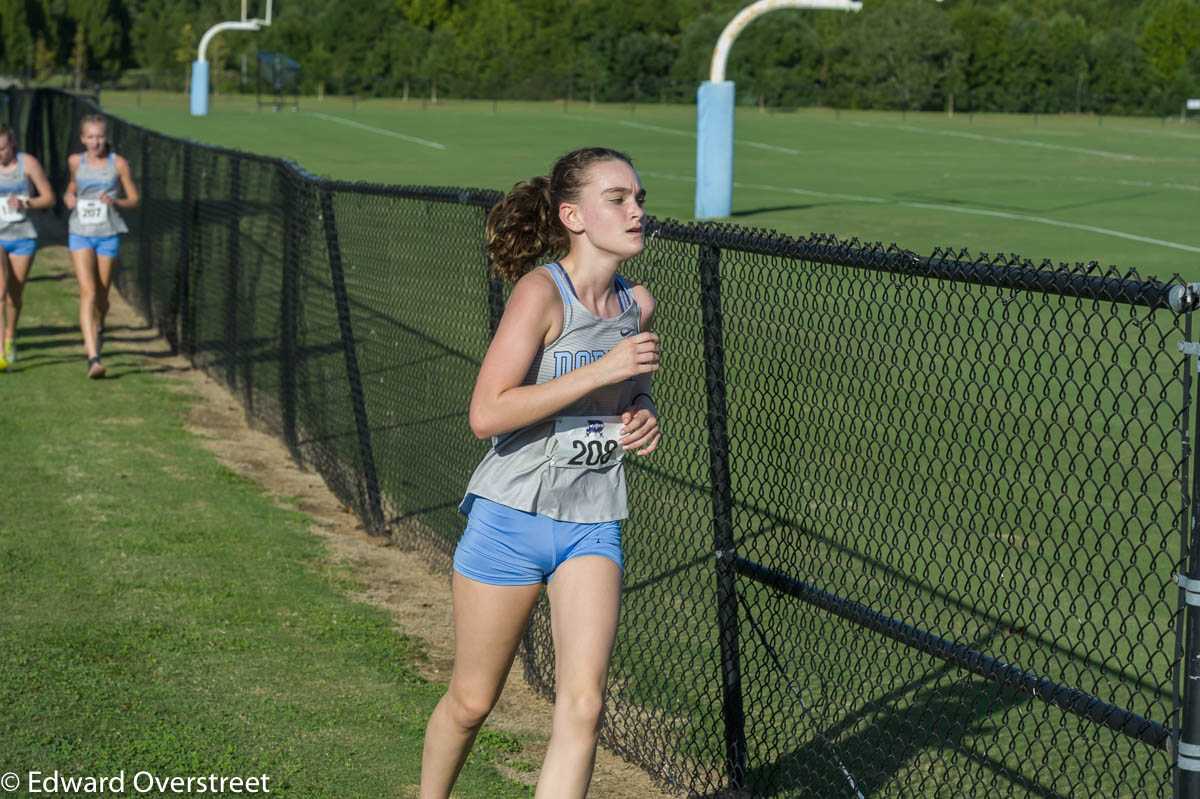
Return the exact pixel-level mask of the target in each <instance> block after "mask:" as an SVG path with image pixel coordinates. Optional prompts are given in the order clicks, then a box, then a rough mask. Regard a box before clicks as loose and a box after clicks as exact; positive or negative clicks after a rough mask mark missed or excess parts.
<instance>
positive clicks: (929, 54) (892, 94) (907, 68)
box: [843, 0, 961, 109]
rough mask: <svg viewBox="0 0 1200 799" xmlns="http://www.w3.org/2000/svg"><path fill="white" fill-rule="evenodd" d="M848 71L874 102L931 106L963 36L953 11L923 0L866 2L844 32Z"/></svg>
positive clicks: (862, 92) (896, 106)
mask: <svg viewBox="0 0 1200 799" xmlns="http://www.w3.org/2000/svg"><path fill="white" fill-rule="evenodd" d="M844 44H845V48H846V61H845V63H844V65H843V69H844V75H845V77H846V78H847V79H849V80H851V81H853V82H854V83H855V84H856V86H858V87H860V93H861V95H860V96H861V97H863V98H864V99H866V100H867V101H868V103H869V104H870V105H873V106H883V107H892V108H906V109H917V108H924V107H927V106H928V105H929V104H930V103H931V101H932V100H933V98H934V96H935V95H936V94H937V93H938V92H939V90H940V89H941V88H942V85H941V84H942V82H943V81H944V80H945V79H946V77H947V76H948V74H949V73H950V72H951V70H952V68H953V64H954V61H953V57H954V53H955V51H956V50H957V49H958V48H959V47H960V45H961V39H960V38H959V36H958V34H957V33H956V32H955V31H954V29H953V28H952V27H951V25H950V17H949V14H948V13H947V12H945V11H943V10H941V9H939V8H938V7H937V6H936V5H934V4H932V3H928V2H922V0H894V2H888V3H881V4H879V5H877V6H866V7H864V9H863V11H862V12H860V13H859V14H856V15H855V19H854V20H853V22H852V23H851V24H850V25H849V26H848V28H847V31H846V36H845V38H844Z"/></svg>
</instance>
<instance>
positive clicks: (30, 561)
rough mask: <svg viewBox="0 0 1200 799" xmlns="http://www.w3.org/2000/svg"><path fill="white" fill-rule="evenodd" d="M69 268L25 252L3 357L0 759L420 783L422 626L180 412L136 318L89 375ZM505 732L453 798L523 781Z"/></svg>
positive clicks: (109, 768) (302, 784) (299, 784)
mask: <svg viewBox="0 0 1200 799" xmlns="http://www.w3.org/2000/svg"><path fill="white" fill-rule="evenodd" d="M68 269H69V266H67V263H66V255H65V252H63V251H62V250H58V249H53V250H49V251H47V250H43V252H42V253H41V254H39V256H38V261H37V262H36V263H35V266H34V279H33V280H32V281H31V283H30V285H29V286H28V288H27V290H26V311H25V315H24V317H23V318H22V326H21V331H20V333H19V336H18V346H19V347H20V360H19V361H18V362H17V363H16V365H15V367H14V368H13V369H12V370H10V371H9V372H8V373H7V374H2V375H0V451H2V452H3V455H4V457H3V460H2V461H0V462H2V463H3V466H2V467H0V468H2V472H0V473H2V474H3V483H2V485H3V490H2V491H0V501H2V503H3V506H2V510H0V641H3V642H4V643H3V646H0V740H3V742H4V746H3V749H2V751H0V772H14V773H16V774H18V775H19V776H20V778H21V780H22V785H23V788H24V789H28V788H29V785H28V778H29V773H30V772H34V771H36V772H41V773H42V775H43V777H42V779H44V778H45V775H49V774H53V773H54V772H56V771H57V772H58V773H59V775H60V776H62V777H64V778H65V777H69V776H73V777H77V778H86V777H89V776H90V777H94V778H99V777H102V776H110V777H111V776H116V775H119V774H120V773H121V772H124V774H125V791H126V795H135V794H136V793H137V792H136V791H135V790H134V783H133V780H134V776H135V775H136V774H137V773H138V772H149V773H150V774H152V775H154V776H155V777H158V778H169V777H181V778H185V779H186V778H188V777H192V778H207V777H208V776H209V775H216V776H217V777H218V778H220V777H226V778H233V777H242V778H249V777H259V778H260V779H261V778H262V777H264V776H265V777H266V778H267V780H268V781H267V782H266V783H265V784H266V786H267V787H269V790H270V793H271V794H272V795H276V796H302V797H306V799H307V798H309V797H350V796H363V797H368V796H369V797H379V796H415V795H416V785H417V782H418V779H419V770H420V751H421V744H422V736H423V731H424V726H425V722H426V719H427V718H428V715H429V712H430V710H431V709H432V707H433V705H434V703H435V702H436V701H437V699H438V697H439V696H440V695H441V692H442V691H443V690H444V686H440V685H436V684H430V683H428V682H426V681H425V680H424V679H422V678H421V677H420V676H419V675H418V674H417V673H416V671H415V670H414V669H413V668H412V663H413V659H414V658H416V657H418V656H419V646H420V645H419V642H418V641H415V640H412V639H410V638H407V637H405V636H404V635H401V634H399V633H398V632H396V631H395V630H393V629H392V628H391V625H390V624H389V622H388V620H387V618H386V616H385V615H384V613H383V612H382V611H380V610H378V609H375V608H372V607H370V606H367V605H365V604H362V603H358V602H354V601H351V600H350V599H349V598H347V597H346V595H345V593H344V590H343V587H342V580H343V578H344V576H343V575H341V574H340V573H339V572H337V571H336V570H335V569H334V568H333V567H332V566H330V565H329V563H328V560H327V559H326V557H325V552H324V549H323V547H322V545H321V543H320V541H319V540H318V539H317V538H316V537H315V536H314V535H313V534H312V533H311V532H310V531H309V521H308V519H307V518H306V517H304V516H302V515H301V514H299V513H296V512H294V511H290V510H287V509H283V508H280V507H278V506H277V505H276V504H275V503H273V502H272V501H271V500H270V499H269V498H267V497H266V496H264V495H263V494H262V492H261V491H260V490H259V489H258V488H257V487H256V486H254V485H252V484H250V483H248V482H247V481H245V480H243V479H242V478H241V477H239V476H237V475H236V474H234V473H233V472H231V471H229V470H228V469H227V468H225V467H224V466H222V465H220V464H218V463H217V462H216V460H214V458H213V456H212V455H210V454H209V453H207V452H205V451H204V450H203V449H202V448H201V447H200V446H199V445H198V442H197V440H196V438H195V437H194V436H193V435H192V434H191V433H188V432H186V431H185V430H184V424H183V422H184V418H185V414H186V412H187V408H188V404H189V403H190V402H191V401H192V399H191V398H190V397H189V396H187V395H185V394H182V393H180V392H178V391H173V390H172V389H171V386H170V385H169V380H164V379H163V378H162V377H161V376H160V375H156V374H155V373H156V372H158V371H161V368H162V367H161V366H159V365H157V364H154V363H146V362H145V360H144V358H143V356H141V355H137V354H134V353H131V352H129V351H128V350H125V351H123V349H125V348H127V347H128V342H130V341H131V340H133V339H135V338H139V337H146V336H152V335H153V333H152V331H150V330H138V329H128V328H117V329H113V330H111V331H110V332H109V335H108V336H107V337H106V339H107V340H106V345H105V347H106V350H105V363H106V365H107V366H108V369H109V375H110V378H109V379H107V380H103V381H89V380H87V379H86V378H85V376H84V369H85V360H84V355H83V351H82V344H81V341H80V336H79V332H78V328H77V323H76V318H77V315H76V314H77V312H76V308H77V305H76V299H75V296H76V295H75V291H74V280H73V279H67V270H68ZM123 342H126V343H125V344H124V345H123ZM514 746H516V747H518V748H519V743H517V742H516V741H514V740H512V739H511V738H510V737H509V736H505V735H499V734H498V735H493V736H491V737H488V736H484V737H483V738H482V739H481V745H480V747H477V752H476V753H475V754H474V755H473V756H472V760H471V761H470V762H469V763H468V765H467V768H466V771H465V772H464V776H463V779H462V780H461V781H460V785H459V788H458V791H457V792H456V796H463V797H519V796H528V795H529V793H530V791H529V789H528V788H527V787H525V786H522V785H519V784H517V783H514V782H512V781H510V780H508V779H505V778H503V777H501V776H500V775H499V774H498V773H497V772H496V771H495V769H494V768H492V767H491V766H490V765H488V763H489V762H495V760H496V758H497V756H498V755H499V754H500V750H503V751H504V752H505V753H508V752H509V750H511V749H512V748H513V747H514ZM496 747H499V748H498V749H496ZM493 749H496V751H492V750H493ZM145 779H146V778H144V777H143V778H142V780H143V785H144V784H145ZM21 793H23V791H18V792H17V794H18V795H20V794H21ZM155 793H157V792H155Z"/></svg>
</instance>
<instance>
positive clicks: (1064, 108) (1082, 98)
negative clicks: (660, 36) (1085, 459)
mask: <svg viewBox="0 0 1200 799" xmlns="http://www.w3.org/2000/svg"><path fill="white" fill-rule="evenodd" d="M256 74H257V73H256V72H255V67H254V64H253V62H252V63H251V64H250V65H249V67H248V70H247V71H246V72H245V73H244V74H243V73H242V72H241V71H240V70H236V69H225V70H215V69H214V70H213V72H212V81H213V84H212V85H213V86H214V88H215V89H216V90H217V92H218V93H220V94H225V95H238V94H254V93H255V84H256ZM736 83H737V88H738V91H737V102H738V104H739V105H741V106H749V107H757V108H759V109H761V110H763V111H788V110H793V109H798V108H811V107H822V108H833V109H838V110H870V109H880V110H895V111H921V110H924V111H943V112H948V113H957V114H974V113H1016V114H1086V115H1092V116H1101V117H1103V116H1112V115H1125V116H1153V117H1163V118H1167V117H1176V118H1179V119H1183V118H1185V117H1186V116H1188V114H1187V112H1186V109H1185V103H1186V101H1187V97H1186V96H1184V95H1182V94H1178V95H1177V94H1173V93H1169V92H1163V91H1158V92H1149V93H1142V94H1115V93H1112V92H1107V91H1096V90H1093V89H1091V88H1089V87H1087V85H1086V84H1081V85H1080V86H1079V87H1078V88H1077V89H1076V90H1069V91H1067V90H1064V91H1036V92H1014V91H1012V90H1009V89H1006V88H1004V87H999V86H979V87H961V88H959V89H955V90H953V91H950V92H945V91H942V92H939V93H938V94H936V95H935V96H934V97H933V98H931V99H930V101H929V102H928V103H925V104H923V105H921V106H917V107H906V106H905V105H904V103H902V102H901V101H900V100H899V99H898V98H897V99H896V100H894V101H891V102H883V103H880V102H879V101H878V100H877V99H871V98H869V97H868V96H867V95H866V93H865V92H864V91H863V89H862V87H858V86H854V85H839V84H835V83H828V84H826V83H801V82H786V81H759V80H736ZM38 85H43V86H48V87H56V88H60V89H63V90H77V91H86V92H89V93H99V92H101V91H104V90H119V91H139V90H159V91H178V92H181V93H183V94H186V93H187V91H188V73H187V70H186V69H185V68H184V67H180V68H179V69H178V70H174V71H170V72H162V71H151V70H131V71H126V72H119V73H102V72H88V73H86V74H84V75H81V76H80V77H79V79H78V80H77V79H76V76H75V75H74V74H73V73H60V74H56V75H53V76H50V77H48V78H46V79H44V80H42V81H40V82H38ZM698 85H699V82H698V81H681V80H674V79H667V78H638V79H632V80H622V79H614V78H605V79H597V80H593V79H587V78H581V77H574V78H569V77H563V76H556V75H546V76H544V77H541V78H526V79H522V80H509V79H486V78H466V77H462V76H450V75H442V76H438V75H426V74H412V75H387V76H371V77H363V76H357V75H321V76H307V77H306V78H305V82H304V88H303V90H304V91H305V92H306V94H307V95H308V96H313V95H317V94H325V95H329V96H342V97H354V98H378V97H388V98H395V99H400V100H408V101H410V102H423V103H428V102H446V101H454V100H492V101H497V102H498V101H502V100H535V101H554V102H559V103H562V104H564V105H565V106H568V107H569V106H570V105H572V104H579V103H592V102H601V103H623V104H628V105H629V106H630V108H631V109H634V110H636V108H637V107H638V106H639V105H643V106H651V105H655V104H663V103H670V104H683V105H689V104H694V103H695V102H696V89H697V86H698ZM215 101H216V102H217V103H218V104H219V98H215ZM1191 117H1192V118H1193V119H1195V118H1200V114H1197V113H1196V112H1192V114H1191Z"/></svg>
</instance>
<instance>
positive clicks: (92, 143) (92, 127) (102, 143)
mask: <svg viewBox="0 0 1200 799" xmlns="http://www.w3.org/2000/svg"><path fill="white" fill-rule="evenodd" d="M79 141H81V142H83V146H84V147H86V148H87V151H88V153H90V154H91V155H94V156H99V155H104V151H105V150H106V149H107V148H108V129H107V128H106V127H105V126H104V123H102V122H89V123H87V124H86V125H84V126H83V132H82V133H81V134H79Z"/></svg>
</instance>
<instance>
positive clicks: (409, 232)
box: [0, 90, 1200, 799]
mask: <svg viewBox="0 0 1200 799" xmlns="http://www.w3.org/2000/svg"><path fill="white" fill-rule="evenodd" d="M0 102H2V103H3V107H2V108H0V111H2V112H3V115H2V116H3V118H4V119H6V120H7V121H8V122H9V123H10V124H12V125H14V127H15V129H16V130H18V131H19V132H20V137H21V143H22V147H23V148H24V149H27V150H29V151H31V152H33V153H35V154H36V155H38V157H39V158H41V159H42V160H43V162H44V163H45V164H46V165H47V167H48V171H49V174H50V178H51V181H52V182H53V183H54V185H55V186H56V187H57V188H58V189H60V190H61V188H62V187H63V186H64V185H65V183H66V179H67V176H66V174H65V168H66V166H65V165H66V158H67V154H68V152H69V151H70V150H71V149H72V148H75V147H76V145H75V141H76V138H77V135H76V125H77V122H78V120H79V118H80V117H81V116H82V115H83V114H85V113H88V112H93V111H95V110H96V107H95V106H94V105H92V104H91V103H89V102H88V101H86V100H84V99H80V98H77V97H73V96H70V95H67V94H65V93H61V92H57V91H49V90H39V91H12V90H10V91H7V92H3V93H0ZM111 140H112V141H113V142H114V145H115V148H116V149H117V150H118V151H119V152H120V153H122V154H123V155H125V156H126V157H127V158H128V159H129V161H130V164H131V166H132V168H133V172H134V174H135V176H136V178H137V180H138V183H139V186H140V188H141V193H142V206H141V209H140V210H138V211H136V212H130V213H129V214H127V216H128V221H129V224H130V228H131V232H130V233H129V234H128V235H127V236H126V239H125V242H126V243H125V247H124V248H123V252H122V262H123V267H122V272H121V275H120V278H119V288H120V291H121V292H122V295H123V296H124V297H125V298H126V299H127V300H129V302H130V303H131V304H132V305H133V306H134V307H135V308H137V309H138V310H139V311H140V312H141V313H142V315H143V316H144V317H145V318H146V319H148V320H151V321H152V322H153V324H155V325H156V326H157V327H158V328H159V329H160V330H162V332H163V333H164V334H165V335H166V336H167V338H168V339H169V340H170V342H171V343H172V346H173V347H175V348H176V349H177V350H178V351H179V352H181V353H183V354H184V355H186V356H187V357H188V358H189V359H190V360H191V361H192V363H194V364H195V365H197V366H198V367H201V368H203V369H204V370H205V371H206V372H207V373H208V374H209V375H211V376H212V377H214V378H215V379H217V380H219V381H221V382H222V383H223V384H224V385H225V386H226V387H227V388H228V389H229V390H230V391H231V392H233V394H234V395H235V396H237V397H238V398H239V399H240V401H241V402H242V403H243V404H244V406H245V408H246V410H247V413H248V415H250V416H251V417H252V418H254V419H255V420H257V421H258V422H259V423H261V424H264V425H266V426H268V427H269V428H270V429H271V430H273V431H274V432H275V433H276V434H278V435H279V436H280V437H281V438H282V439H283V440H284V441H285V442H286V443H287V445H288V447H289V449H290V450H291V452H292V454H293V455H294V456H295V458H296V459H297V460H298V461H299V462H300V463H301V464H303V465H305V466H307V467H310V468H313V469H316V470H317V471H318V472H319V473H320V474H321V475H322V476H323V478H324V479H325V480H326V482H327V483H328V484H329V486H330V487H331V489H332V490H333V491H334V492H335V493H336V494H337V495H338V496H339V497H340V498H341V499H342V500H343V501H345V502H346V503H347V504H349V505H351V506H353V508H354V509H355V512H356V514H357V515H358V516H359V518H360V519H362V520H363V522H364V524H365V525H366V527H367V529H368V530H369V531H370V532H371V533H372V534H375V535H382V534H386V535H390V536H392V538H393V539H394V540H396V541H397V543H399V544H400V545H403V546H408V547H413V548H416V549H419V550H420V551H421V552H422V553H424V555H425V556H426V557H427V559H428V560H429V561H430V563H431V564H433V565H434V566H435V567H436V568H438V569H440V570H442V571H444V572H448V571H449V568H450V556H451V553H452V552H453V547H454V544H455V541H456V540H457V536H458V534H459V533H460V532H461V529H462V527H463V521H462V519H461V518H460V516H459V515H458V513H457V510H456V507H457V504H458V501H459V499H460V498H461V492H462V490H463V487H464V486H465V485H466V481H467V477H468V476H469V474H470V472H471V470H472V468H473V467H474V465H475V463H476V462H477V460H478V459H479V457H480V456H481V454H482V451H483V449H484V448H485V447H486V446H487V444H486V443H483V442H479V441H476V440H475V439H474V437H473V436H472V435H471V434H470V432H469V429H468V426H467V423H466V410H467V409H466V405H467V399H468V397H469V395H470V390H471V386H472V385H473V381H474V378H475V374H476V371H477V369H478V365H479V363H480V361H481V359H482V357H483V353H484V351H485V350H486V347H487V344H488V341H489V337H490V334H491V332H492V330H493V329H494V327H495V323H496V320H497V319H498V316H499V313H500V311H501V310H502V308H503V302H504V296H505V294H504V291H505V290H504V287H503V286H502V285H501V284H500V282H499V281H498V280H497V279H495V278H494V277H492V276H490V274H489V271H488V266H489V265H488V263H487V259H486V256H485V254H484V247H483V244H484V240H483V220H484V217H485V215H486V212H487V210H488V208H489V207H490V206H491V204H492V203H494V202H495V201H496V199H498V197H499V195H498V193H496V192H494V191H485V190H477V189H460V188H429V187H406V186H380V185H373V184H363V183H345V182H339V181H333V180H328V179H323V178H317V177H315V176H312V175H310V174H308V173H306V172H304V171H303V170H301V169H299V168H298V167H297V166H296V165H295V164H293V163H291V162H288V161H284V160H280V159H274V158H267V157H263V156H257V155H250V154H246V153H239V152H235V151H231V150H226V149H222V148H218V147H210V146H204V145H199V144H196V143H194V142H187V141H183V140H180V139H174V138H171V137H167V136H164V135H161V134H159V133H156V132H154V131H150V130H147V129H145V128H141V127H138V126H135V125H131V124H128V123H125V122H123V121H121V120H118V119H114V120H113V124H112V131H111ZM59 213H61V209H59ZM647 233H648V235H647V246H646V250H645V252H644V253H643V254H642V255H641V256H639V257H638V258H637V259H635V260H634V261H632V262H630V263H629V264H628V265H627V268H628V273H629V274H630V275H631V276H632V277H634V278H635V279H637V280H639V281H641V282H643V283H644V284H645V285H647V287H648V288H649V289H650V290H651V291H652V292H653V293H654V295H655V297H656V298H657V300H658V308H659V310H658V312H657V314H656V328H657V329H658V330H659V332H660V333H661V334H662V336H663V341H664V342H665V346H664V357H663V370H662V372H661V373H659V375H657V376H656V380H655V387H654V391H655V395H656V400H657V403H658V405H659V407H660V409H661V411H662V413H663V420H664V429H665V439H664V443H663V446H662V448H661V449H660V451H659V452H657V453H655V455H654V456H652V457H651V458H647V459H646V460H644V461H642V460H640V459H638V460H636V461H635V462H632V463H629V464H628V469H629V483H630V491H631V495H632V498H633V501H632V505H633V507H634V514H633V516H632V517H631V518H630V519H629V520H628V522H627V523H626V524H625V525H624V528H623V538H624V545H625V550H626V558H627V563H626V566H627V571H626V574H625V601H624V608H623V616H622V626H621V631H620V635H619V640H618V644H617V649H616V652H615V653H614V657H613V668H612V673H611V683H610V694H609V702H608V708H607V716H606V726H605V729H604V731H603V739H604V742H605V743H606V745H608V746H609V747H611V748H613V749H614V750H615V751H617V752H618V753H620V754H621V755H623V756H624V757H626V758H628V759H629V760H631V761H633V762H635V763H638V764H639V765H641V766H642V767H643V768H645V769H646V770H647V771H648V772H649V773H650V774H651V775H653V776H654V778H655V779H656V780H657V781H658V782H659V783H660V784H662V785H663V786H665V787H667V788H669V789H672V790H675V791H679V792H684V793H687V794H688V795H689V796H695V797H718V796H722V797H742V796H788V797H800V796H804V797H822V799H825V798H827V797H828V798H831V799H836V798H838V797H867V796H870V797H892V796H895V797H913V796H922V797H924V796H929V797H934V796H945V795H948V794H949V793H950V792H953V793H955V795H962V796H982V795H987V796H989V797H1025V796H1037V797H1081V798H1082V797H1089V799H1090V797H1094V796H1129V797H1134V796H1137V797H1143V796H1154V797H1163V796H1168V795H1174V796H1177V797H1187V798H1188V799H1194V797H1197V796H1200V779H1198V777H1200V691H1198V690H1197V689H1196V688H1195V687H1194V685H1195V684H1197V683H1200V658H1198V656H1200V557H1198V555H1200V522H1198V519H1200V514H1198V512H1197V511H1198V507H1197V504H1196V503H1197V497H1200V491H1197V484H1196V469H1195V463H1196V455H1197V453H1196V452H1195V447H1196V446H1197V441H1198V440H1200V439H1198V436H1197V428H1198V424H1200V422H1198V421H1197V419H1196V416H1197V413H1200V403H1197V402H1196V399H1197V397H1196V394H1197V385H1200V381H1197V380H1196V377H1195V374H1194V373H1195V368H1196V367H1195V366H1194V365H1193V364H1194V363H1195V360H1194V359H1195V357H1196V355H1197V354H1198V353H1200V344H1191V343H1190V342H1192V340H1193V338H1194V337H1195V331H1193V318H1194V313H1193V311H1194V310H1195V309H1196V307H1197V304H1198V295H1197V286H1196V285H1194V284H1192V285H1188V284H1185V283H1183V282H1182V281H1181V280H1179V279H1178V278H1177V277H1176V278H1173V279H1171V280H1169V281H1166V282H1160V281H1155V280H1144V279H1142V278H1140V277H1139V276H1138V275H1136V274H1134V273H1132V272H1131V273H1126V274H1120V273H1118V272H1116V271H1114V270H1108V271H1105V270H1102V269H1101V268H1099V267H1098V266H1096V265H1094V264H1093V265H1088V266H1083V265H1077V266H1074V267H1069V266H1065V265H1062V266H1058V267H1054V266H1052V265H1050V264H1042V265H1035V264H1033V263H1031V262H1029V261H1026V260H1021V259H1019V258H1016V257H1008V258H1004V257H1000V258H994V259H972V258H971V257H970V256H969V255H968V254H966V253H965V252H951V251H941V250H939V251H935V252H933V253H932V254H930V255H927V256H923V255H917V254H915V253H912V252H907V251H904V250H901V249H898V248H896V247H894V246H893V247H889V248H884V247H881V246H879V245H866V244H860V243H859V242H857V241H840V240H838V239H835V238H833V237H826V236H814V237H812V238H808V239H795V238H792V237H788V236H785V235H782V234H779V233H776V232H774V231H757V230H747V229H743V228H738V227H733V226H727V225H718V224H683V223H679V222H674V221H671V220H651V221H650V222H649V223H648V225H647ZM524 654H525V674H526V677H527V679H528V680H529V681H530V683H531V684H532V685H533V686H534V687H535V689H536V690H538V691H539V692H541V693H543V694H546V695H549V694H551V693H552V691H553V685H554V680H553V659H552V647H551V640H550V630H549V617H548V613H547V608H546V606H545V603H544V602H543V603H542V604H541V605H540V606H539V609H538V610H537V612H536V614H535V618H534V620H533V622H532V623H531V626H530V629H529V631H528V632H527V634H526V637H525V642H524Z"/></svg>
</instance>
